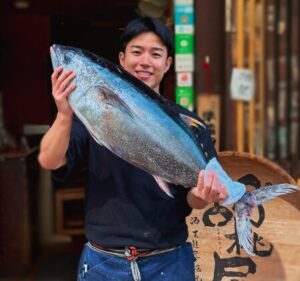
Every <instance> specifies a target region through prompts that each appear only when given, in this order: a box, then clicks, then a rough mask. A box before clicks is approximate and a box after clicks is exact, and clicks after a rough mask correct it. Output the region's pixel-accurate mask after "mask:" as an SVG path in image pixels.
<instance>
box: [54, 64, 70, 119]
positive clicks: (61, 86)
mask: <svg viewBox="0 0 300 281" xmlns="http://www.w3.org/2000/svg"><path fill="white" fill-rule="evenodd" d="M75 76H76V74H75V73H74V72H73V71H71V70H66V71H63V68H62V66H59V67H58V68H57V69H55V71H54V72H53V74H52V76H51V82H52V95H53V98H54V100H55V103H56V106H57V110H58V112H59V113H60V114H62V115H63V116H66V117H70V116H72V113H73V110H72V109H71V107H70V105H69V102H68V100H67V98H68V96H69V95H70V94H71V93H72V92H73V91H74V90H75V88H76V85H75V84H74V83H71V81H72V80H73V79H74V78H75Z"/></svg>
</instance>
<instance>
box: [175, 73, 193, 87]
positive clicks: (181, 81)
mask: <svg viewBox="0 0 300 281" xmlns="http://www.w3.org/2000/svg"><path fill="white" fill-rule="evenodd" d="M176 76H177V86H178V87H192V86H193V73H192V72H177V73H176Z"/></svg>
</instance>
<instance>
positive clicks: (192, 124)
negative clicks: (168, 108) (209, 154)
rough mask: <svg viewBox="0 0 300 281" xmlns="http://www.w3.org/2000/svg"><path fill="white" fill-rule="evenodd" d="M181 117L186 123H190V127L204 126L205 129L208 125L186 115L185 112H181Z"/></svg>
mask: <svg viewBox="0 0 300 281" xmlns="http://www.w3.org/2000/svg"><path fill="white" fill-rule="evenodd" d="M179 115H180V117H181V119H182V120H183V121H184V122H185V123H186V124H188V125H189V126H190V127H196V128H200V127H203V128H204V129H206V126H205V124H204V123H202V122H201V121H199V120H197V119H195V118H193V117H190V116H188V115H185V114H182V113H179Z"/></svg>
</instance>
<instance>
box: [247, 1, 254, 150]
mask: <svg viewBox="0 0 300 281" xmlns="http://www.w3.org/2000/svg"><path fill="white" fill-rule="evenodd" d="M255 4H256V0H250V3H249V10H248V11H249V41H248V44H249V69H250V70H251V71H252V72H253V73H254V75H255V28H256V22H255V7H256V5H255ZM254 138H255V95H254V97H253V99H252V101H251V102H250V103H249V134H248V150H249V152H250V153H254V152H255V142H254Z"/></svg>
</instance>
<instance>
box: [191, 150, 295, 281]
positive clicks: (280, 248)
mask: <svg viewBox="0 0 300 281" xmlns="http://www.w3.org/2000/svg"><path fill="white" fill-rule="evenodd" d="M219 160H220V163H221V165H222V167H223V168H224V170H226V172H227V173H228V174H229V175H230V176H231V177H232V178H233V179H234V180H238V181H240V182H243V183H244V184H246V186H247V190H248V191H251V190H253V189H255V188H259V187H263V186H265V185H268V184H270V183H271V184H276V183H291V184H296V182H295V180H294V179H293V178H292V177H291V176H290V175H289V174H287V172H285V171H284V170H283V169H282V168H281V167H279V166H278V165H277V164H275V163H273V162H272V161H270V160H267V159H265V158H261V157H258V156H255V155H251V154H249V153H245V152H231V151H226V152H221V153H219ZM232 207H233V206H227V207H223V206H220V205H218V204H215V205H212V204H210V205H209V206H207V207H206V208H205V209H203V210H193V212H192V214H191V215H190V216H189V217H188V218H187V224H188V227H189V241H190V242H191V243H192V245H193V249H194V254H195V257H196V261H195V272H196V281H200V280H202V281H206V280H207V281H211V280H213V281H217V280H220V281H221V280H222V281H225V280H255V281H260V280H261V281H268V280H270V281H271V280H272V281H274V280H278V281H279V280H280V281H283V280H287V281H299V280H300V255H299V253H300V212H299V209H300V192H296V193H292V194H288V195H284V196H282V197H279V198H275V199H273V200H271V201H268V202H266V203H265V204H264V205H263V206H260V207H258V208H257V209H256V210H255V212H254V214H253V215H252V221H251V222H252V230H253V241H254V249H255V253H256V256H255V257H251V256H248V255H247V254H246V253H245V251H244V250H243V249H241V248H240V247H239V246H238V245H237V243H236V234H235V223H234V216H233V208H232Z"/></svg>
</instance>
